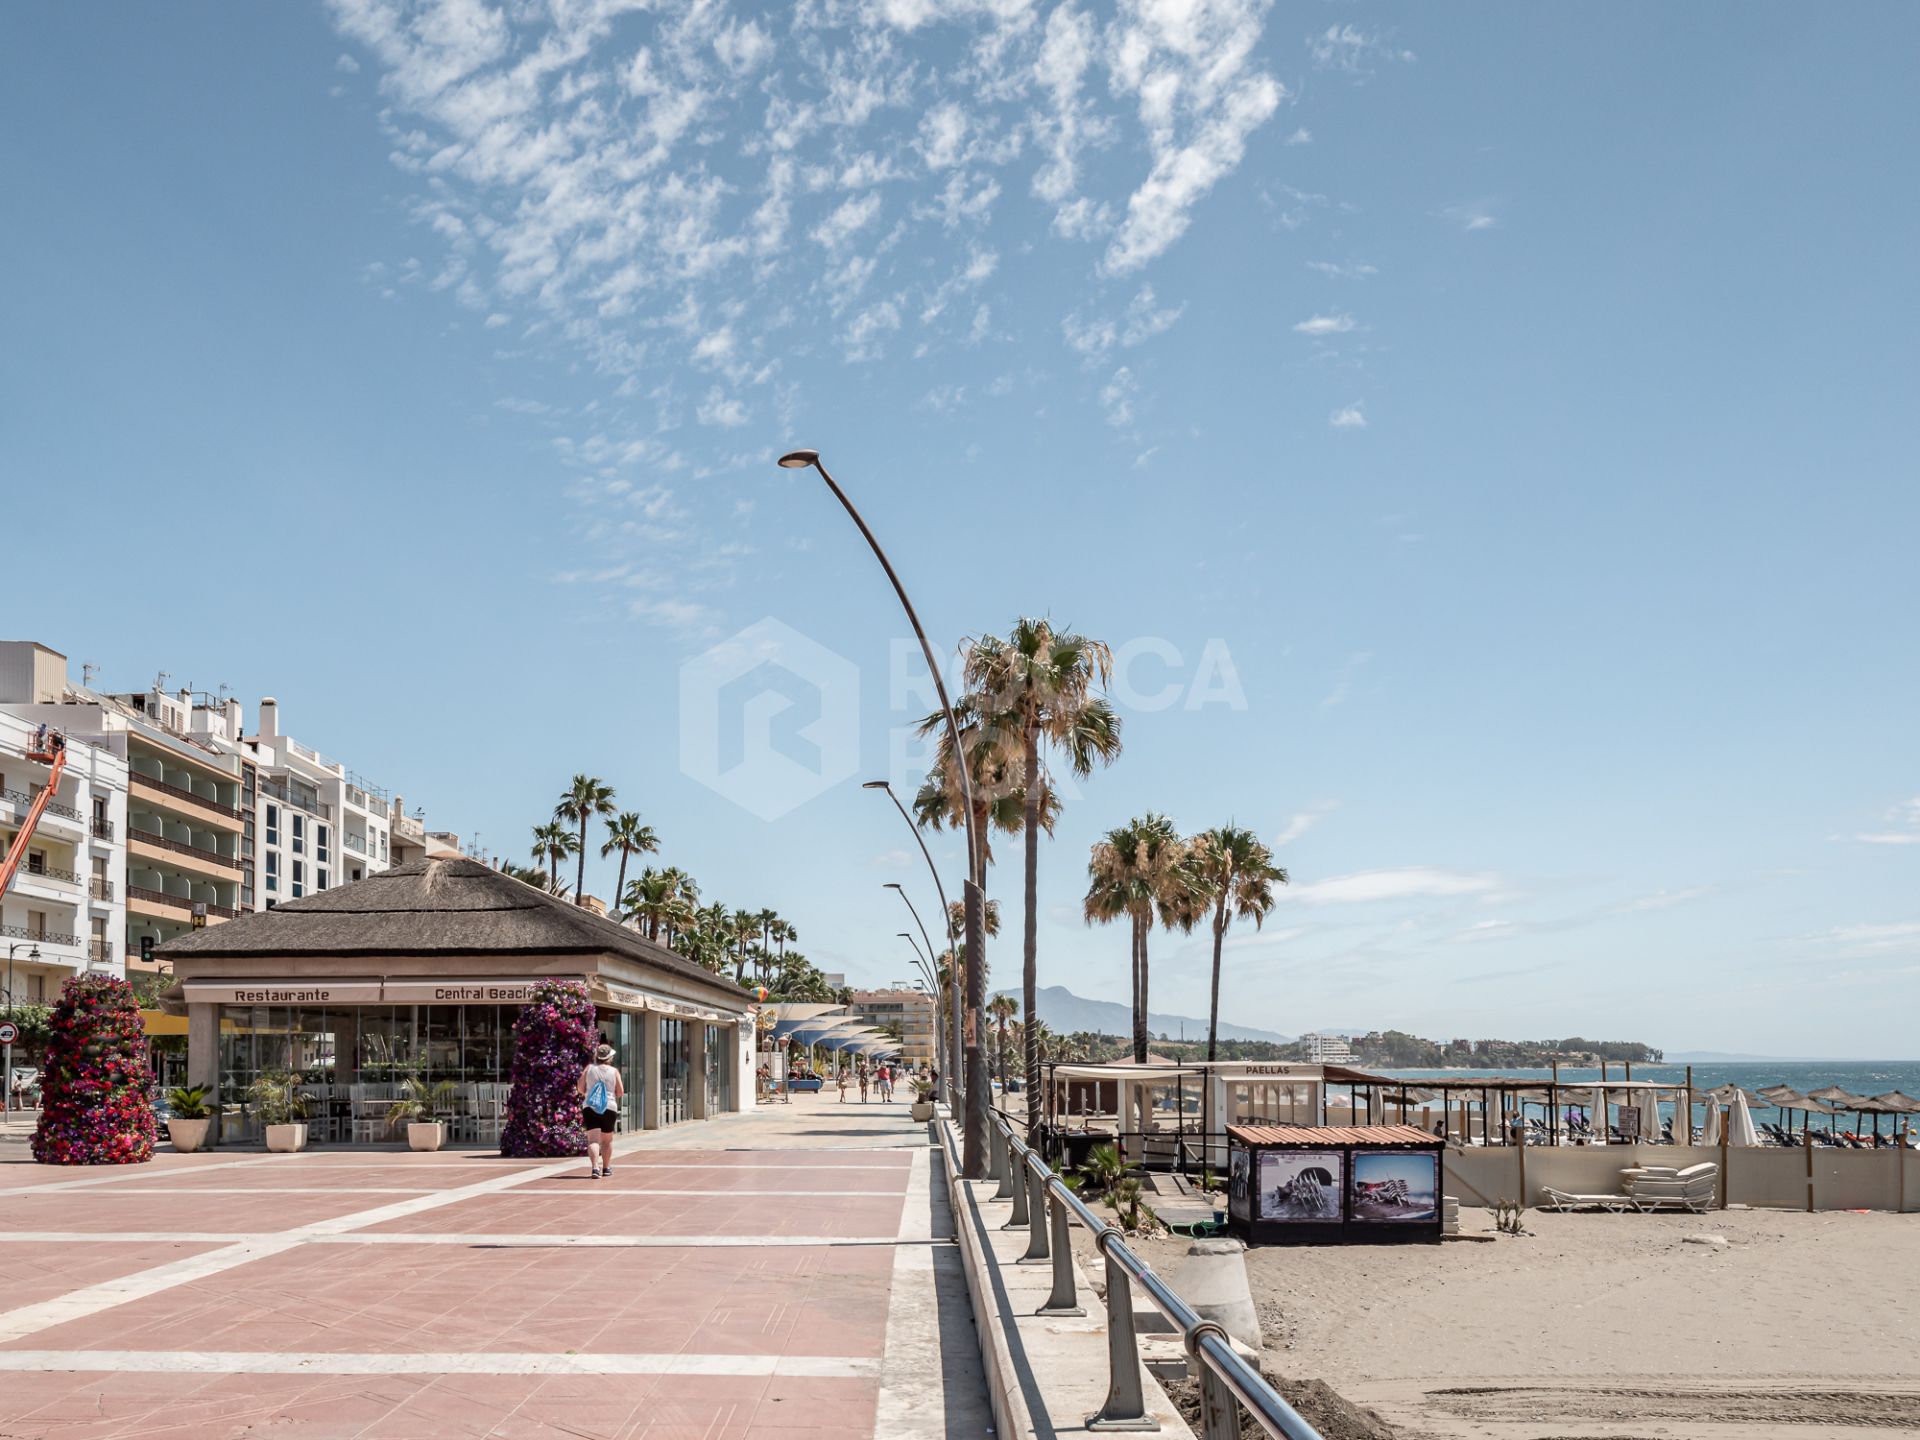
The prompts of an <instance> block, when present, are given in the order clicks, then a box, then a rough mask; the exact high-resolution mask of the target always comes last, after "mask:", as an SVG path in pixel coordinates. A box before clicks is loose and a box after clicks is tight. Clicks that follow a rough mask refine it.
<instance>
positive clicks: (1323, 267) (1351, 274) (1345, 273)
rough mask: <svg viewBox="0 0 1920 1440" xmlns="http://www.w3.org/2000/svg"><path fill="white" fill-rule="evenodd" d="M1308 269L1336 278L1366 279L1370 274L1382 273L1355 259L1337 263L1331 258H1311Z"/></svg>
mask: <svg viewBox="0 0 1920 1440" xmlns="http://www.w3.org/2000/svg"><path fill="white" fill-rule="evenodd" d="M1307 269H1309V270H1313V271H1317V272H1318V273H1320V274H1322V275H1326V276H1330V277H1332V278H1333V279H1335V280H1364V279H1365V278H1366V277H1367V276H1369V275H1378V274H1379V273H1380V272H1379V271H1378V270H1377V269H1375V268H1374V267H1373V266H1371V265H1367V264H1364V263H1362V262H1359V261H1353V262H1350V263H1348V264H1345V265H1337V264H1335V263H1334V262H1333V261H1331V260H1309V261H1307Z"/></svg>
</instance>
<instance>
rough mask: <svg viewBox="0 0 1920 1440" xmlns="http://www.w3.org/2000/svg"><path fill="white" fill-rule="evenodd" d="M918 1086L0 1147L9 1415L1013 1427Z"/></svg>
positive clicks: (733, 1434) (770, 1428)
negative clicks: (365, 1140) (849, 1099)
mask: <svg viewBox="0 0 1920 1440" xmlns="http://www.w3.org/2000/svg"><path fill="white" fill-rule="evenodd" d="M906 1109H907V1107H906V1105H905V1104H904V1103H894V1104H890V1105H880V1104H877V1103H876V1104H869V1105H865V1106H862V1105H860V1104H858V1103H851V1104H841V1103H840V1102H839V1101H838V1100H837V1098H836V1097H833V1096H830V1095H829V1096H799V1097H796V1099H795V1101H794V1103H793V1104H792V1105H790V1106H787V1105H775V1106H765V1107H760V1108H758V1109H755V1110H753V1111H750V1112H747V1113H745V1114H741V1115H731V1116H726V1117H723V1118H721V1119H717V1120H713V1121H708V1122H703V1123H698V1124H692V1125H687V1126H683V1127H680V1128H677V1129H674V1130H668V1131H658V1132H652V1133H647V1134H641V1135H635V1136H626V1137H622V1139H621V1141H620V1144H619V1147H618V1148H619V1155H618V1161H617V1163H616V1165H615V1167H614V1173H613V1174H612V1176H611V1177H609V1178H607V1179H604V1180H600V1181H594V1180H590V1179H589V1178H588V1177H587V1169H586V1162H585V1161H584V1160H567V1161H560V1162H553V1161H520V1160H503V1159H501V1158H500V1157H499V1156H497V1155H493V1154H489V1153H485V1152H472V1151H459V1152H446V1153H441V1154H413V1153H410V1152H405V1151H379V1152H368V1151H351V1152H350V1151H346V1150H343V1149H332V1150H328V1151H324V1152H318V1151H308V1152H304V1153H302V1154H299V1155H290V1156H279V1155H267V1154H264V1153H262V1152H259V1151H215V1152H212V1153H209V1154H205V1155H190V1156H182V1155H175V1154H172V1153H171V1152H165V1151H163V1153H162V1154H161V1155H160V1156H158V1157H157V1158H156V1159H155V1160H154V1161H153V1162H152V1163H150V1164H147V1165H141V1166H129V1167H117V1168H103V1169H62V1168H58V1167H52V1166H40V1165H34V1164H32V1163H30V1162H27V1161H26V1155H25V1147H24V1146H20V1145H13V1144H9V1145H7V1146H5V1147H4V1148H0V1196H4V1204H5V1212H4V1213H5V1215H6V1222H7V1223H6V1228H5V1230H4V1231H3V1232H0V1395H4V1396H5V1397H6V1399H5V1403H4V1405H0V1440H41V1437H49V1436H75V1437H79V1436H85V1437H86V1440H116V1437H134V1436H138V1437H141V1440H162V1437H165V1440H189V1437H192V1440H222V1437H234V1436H242V1435H246V1436H261V1435H271V1436H274V1437H276V1440H278V1437H288V1440H294V1437H299V1440H401V1437H404V1440H434V1437H482V1436H487V1437H503V1440H504V1437H546V1436H568V1437H591V1440H601V1437H604V1440H640V1437H644V1440H694V1437H698V1440H745V1437H756V1440H759V1437H765V1440H777V1437H786V1440H803V1437H817V1440H826V1437H829V1436H836V1437H857V1436H881V1437H886V1440H921V1437H926V1440H932V1437H943V1440H945V1437H952V1440H959V1437H973V1436H986V1435H988V1434H990V1433H991V1432H990V1420H989V1416H988V1412H987V1402H986V1395H985V1389H984V1385H983V1381H982V1378H981V1373H980V1365H979V1359H978V1352H977V1348H976V1342H975V1338H974V1331H973V1324H972V1317H971V1313H970V1309H969V1306H968V1302H967V1298H966V1286H965V1281H964V1277H963V1276H962V1274H961V1271H960V1259H959V1254H958V1252H957V1250H956V1249H955V1247H954V1245H953V1243H952V1238H951V1237H952V1233H953V1232H952V1224H951V1217H950V1214H949V1209H948V1205H947V1203H946V1199H945V1185H944V1183H943V1181H942V1178H941V1176H940V1174H939V1170H940V1166H941V1164H942V1161H941V1158H940V1153H939V1151H937V1150H934V1149H932V1148H930V1147H929V1145H928V1144H927V1138H926V1127H925V1126H924V1125H915V1124H912V1123H911V1122H910V1121H909V1120H908V1118H907V1114H906Z"/></svg>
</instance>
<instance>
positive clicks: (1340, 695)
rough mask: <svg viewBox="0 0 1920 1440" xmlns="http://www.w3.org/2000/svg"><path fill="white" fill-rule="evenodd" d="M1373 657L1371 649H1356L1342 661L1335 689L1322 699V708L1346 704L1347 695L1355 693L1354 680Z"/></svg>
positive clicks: (1334, 683) (1328, 708)
mask: <svg viewBox="0 0 1920 1440" xmlns="http://www.w3.org/2000/svg"><path fill="white" fill-rule="evenodd" d="M1371 659H1373V652H1372V651H1371V650H1356V651H1355V652H1354V653H1353V654H1351V655H1349V656H1348V657H1347V658H1346V660H1345V661H1343V662H1342V663H1341V666H1340V673H1339V674H1338V675H1337V676H1336V677H1335V678H1334V682H1333V689H1331V690H1329V691H1328V692H1327V693H1326V695H1325V696H1324V697H1323V698H1322V699H1321V701H1320V708H1321V709H1322V710H1331V709H1332V708H1333V707H1334V706H1336V705H1344V704H1345V703H1346V701H1347V697H1348V696H1349V695H1351V694H1352V693H1353V682H1354V679H1355V677H1356V676H1358V675H1359V673H1360V671H1361V669H1362V668H1363V667H1365V665H1366V663H1367V662H1368V661H1369V660H1371Z"/></svg>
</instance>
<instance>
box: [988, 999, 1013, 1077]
mask: <svg viewBox="0 0 1920 1440" xmlns="http://www.w3.org/2000/svg"><path fill="white" fill-rule="evenodd" d="M987 1013H988V1014H989V1015H991V1016H992V1017H993V1023H994V1025H995V1026H996V1027H998V1029H999V1031H1000V1089H1001V1091H1002V1092H1003V1093H1004V1092H1005V1090H1006V1088H1007V1024H1008V1022H1009V1021H1011V1020H1012V1019H1013V1017H1014V1016H1015V1015H1018V1014H1019V1013H1020V1002H1019V1001H1018V1000H1015V999H1014V998H1013V996H1011V995H996V996H994V997H993V999H992V1000H991V1001H990V1002H988V1004H987Z"/></svg>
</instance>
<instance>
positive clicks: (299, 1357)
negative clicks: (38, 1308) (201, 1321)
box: [0, 1350, 880, 1379]
mask: <svg viewBox="0 0 1920 1440" xmlns="http://www.w3.org/2000/svg"><path fill="white" fill-rule="evenodd" d="M45 1370H58V1371H71V1372H76V1373H87V1374H91V1373H94V1372H102V1373H113V1372H122V1373H125V1372H133V1373H137V1374H144V1375H170V1374H193V1375H798V1376H808V1377H823V1378H827V1379H840V1378H846V1377H854V1378H858V1377H863V1376H868V1375H876V1374H878V1373H879V1370H880V1362H879V1360H877V1359H873V1358H869V1357H864V1356H861V1357H841V1356H834V1355H691V1354H658V1355H593V1354H586V1355H581V1354H562V1355H542V1354H532V1353H527V1352H523V1351H510V1352H504V1353H503V1352H497V1351H484V1350H483V1351H457V1350H456V1351H442V1352H438V1353H434V1354H425V1355H388V1354H367V1355H338V1354H330V1353H327V1352H325V1351H311V1350H309V1351H289V1352H288V1353H286V1354H284V1355H278V1354H272V1353H256V1352H252V1351H208V1350H0V1373H8V1372H12V1373H19V1372H27V1371H45Z"/></svg>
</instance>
